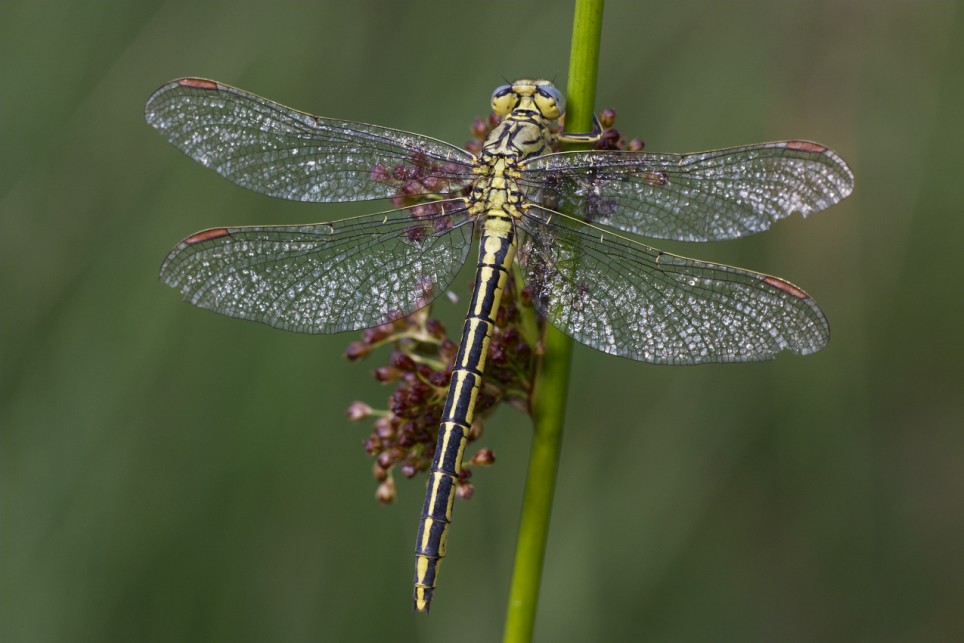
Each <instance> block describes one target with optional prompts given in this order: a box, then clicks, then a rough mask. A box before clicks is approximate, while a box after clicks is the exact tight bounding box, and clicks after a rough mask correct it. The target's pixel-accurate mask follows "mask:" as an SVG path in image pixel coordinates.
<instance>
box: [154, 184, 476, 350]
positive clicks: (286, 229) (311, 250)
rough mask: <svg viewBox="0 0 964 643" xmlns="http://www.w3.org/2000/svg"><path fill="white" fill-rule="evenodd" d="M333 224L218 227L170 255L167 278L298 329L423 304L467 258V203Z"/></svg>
mask: <svg viewBox="0 0 964 643" xmlns="http://www.w3.org/2000/svg"><path fill="white" fill-rule="evenodd" d="M453 203H457V204H458V207H457V208H456V209H446V210H445V211H443V206H442V205H440V204H437V203H436V204H429V205H419V206H415V207H412V208H405V209H402V210H392V211H390V212H384V213H380V214H372V215H366V216H363V217H355V218H352V219H345V220H343V221H336V222H334V223H328V224H315V225H304V226H275V227H245V228H213V229H211V230H205V231H203V232H198V233H197V234H194V235H192V236H190V237H188V238H187V239H185V240H184V241H182V242H181V243H179V244H178V245H177V246H175V248H174V249H173V250H172V251H171V252H170V254H168V256H167V258H166V259H165V260H164V264H163V265H162V266H161V274H160V277H161V280H162V281H163V282H164V283H166V284H168V285H169V286H172V287H174V288H176V289H178V290H180V291H181V294H182V295H183V297H184V299H185V300H187V301H189V302H190V303H192V304H194V305H195V306H199V307H201V308H207V309H209V310H213V311H215V312H218V313H221V314H222V315H228V316H231V317H240V318H241V319H250V320H253V321H258V322H261V323H264V324H268V325H269V326H274V327H275V328H282V329H284V330H290V331H296V332H301V333H337V332H340V331H346V330H356V329H359V328H368V327H371V326H376V325H378V324H381V323H385V322H388V321H392V320H395V319H399V318H401V317H404V316H406V315H408V314H410V313H412V312H414V311H415V310H418V309H419V308H422V307H424V306H426V305H427V304H428V303H429V302H431V301H432V300H433V299H434V298H435V297H436V296H437V295H438V294H439V293H440V292H442V291H444V290H445V288H446V287H447V286H448V285H449V284H450V283H451V282H452V279H453V278H454V277H455V275H456V274H457V273H458V271H459V268H460V267H461V266H462V264H463V263H464V262H465V258H466V254H467V252H468V248H469V246H470V245H471V242H472V230H473V226H472V224H471V223H469V221H468V219H467V218H466V217H465V212H464V206H463V203H462V201H461V200H460V201H458V202H448V204H447V206H449V207H451V206H452V204H453Z"/></svg>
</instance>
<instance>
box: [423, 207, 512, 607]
mask: <svg viewBox="0 0 964 643" xmlns="http://www.w3.org/2000/svg"><path fill="white" fill-rule="evenodd" d="M514 256H515V237H514V231H513V228H512V223H511V222H510V221H509V220H507V219H506V218H505V217H504V215H496V216H489V217H487V219H486V221H485V227H484V230H483V233H482V240H481V242H480V250H479V264H478V268H477V269H476V273H475V292H474V293H473V294H472V302H471V305H470V307H469V313H468V315H467V316H466V318H465V325H464V326H463V329H462V341H461V344H460V345H459V352H458V355H457V356H456V358H455V368H454V369H453V371H452V380H451V383H450V384H449V392H448V397H447V399H446V401H445V408H444V410H443V412H442V422H441V425H440V426H439V436H438V444H437V445H436V448H435V457H434V459H433V461H432V471H431V473H430V475H429V480H428V488H427V489H426V492H425V503H424V505H423V506H422V517H421V520H420V522H419V527H418V537H417V539H416V543H415V591H414V601H415V609H416V610H418V611H419V612H427V611H428V609H429V606H430V604H431V601H432V592H433V591H434V589H435V578H436V576H437V574H438V569H439V567H440V566H441V564H442V558H443V557H444V556H445V542H446V539H447V537H448V527H449V523H450V522H451V521H452V503H453V500H454V498H455V495H454V494H455V490H456V485H457V483H458V479H459V474H460V472H461V470H462V454H463V452H464V451H465V443H466V434H467V433H468V431H469V428H470V427H471V426H472V419H473V416H474V413H475V403H476V399H477V397H478V393H479V389H480V388H481V386H482V372H483V371H484V370H485V358H486V353H487V352H488V350H489V340H490V339H491V337H492V329H493V328H494V327H495V315H496V313H497V312H498V310H499V302H500V301H501V299H502V292H503V290H505V285H506V280H507V279H508V277H509V266H511V265H512V260H513V258H514Z"/></svg>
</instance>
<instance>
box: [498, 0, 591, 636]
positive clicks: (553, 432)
mask: <svg viewBox="0 0 964 643" xmlns="http://www.w3.org/2000/svg"><path fill="white" fill-rule="evenodd" d="M602 13H603V0H576V11H575V16H574V18H573V29H572V51H571V54H570V58H569V84H568V97H567V105H568V107H567V114H566V130H567V131H569V132H588V131H590V130H591V129H592V125H593V121H592V114H593V105H594V104H595V99H596V70H597V67H598V62H599V40H600V33H601V31H602ZM542 345H543V352H542V357H541V358H540V360H539V364H538V366H537V369H536V379H535V387H534V390H533V393H532V401H531V410H532V422H533V437H532V450H531V452H530V454H529V470H528V473H527V474H526V488H525V497H524V498H523V501H522V517H521V520H520V522H519V536H518V541H517V543H516V555H515V564H514V566H513V570H512V585H511V587H510V590H509V607H508V610H507V612H506V621H505V633H504V636H503V641H504V643H528V642H529V641H531V640H532V633H533V630H534V627H535V620H536V606H537V604H538V599H539V586H540V584H541V582H542V565H543V561H544V559H545V551H546V542H547V540H548V535H549V518H550V514H551V512H552V498H553V494H554V493H555V487H556V473H557V471H558V468H559V453H560V450H561V447H562V426H563V420H564V419H565V410H566V394H567V390H568V387H569V369H570V362H571V357H572V340H571V339H569V337H567V336H566V335H563V334H562V333H561V332H559V331H558V330H556V329H555V328H553V327H552V326H549V325H548V324H547V325H546V331H545V336H544V338H543V343H542Z"/></svg>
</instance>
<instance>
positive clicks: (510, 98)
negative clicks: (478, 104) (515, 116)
mask: <svg viewBox="0 0 964 643" xmlns="http://www.w3.org/2000/svg"><path fill="white" fill-rule="evenodd" d="M518 104H519V96H518V95H517V94H516V93H515V92H514V91H512V85H499V86H498V87H496V88H495V91H494V92H492V111H494V112H495V113H496V114H498V115H499V116H505V115H506V114H508V113H509V112H511V111H512V110H513V109H515V106H516V105H518Z"/></svg>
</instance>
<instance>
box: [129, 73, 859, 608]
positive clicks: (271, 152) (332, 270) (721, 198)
mask: <svg viewBox="0 0 964 643" xmlns="http://www.w3.org/2000/svg"><path fill="white" fill-rule="evenodd" d="M491 107H492V110H493V111H494V112H495V114H496V115H497V116H498V117H499V118H500V119H501V121H500V122H499V124H498V125H497V126H495V127H494V129H493V130H492V131H491V132H490V134H489V135H488V137H487V138H486V139H485V141H484V143H483V145H482V147H481V151H480V152H479V153H478V154H472V153H470V152H468V151H466V150H464V149H462V148H460V147H457V146H455V145H451V144H449V143H445V142H443V141H440V140H437V139H434V138H431V137H428V136H423V135H420V134H414V133H411V132H406V131H402V130H397V129H390V128H386V127H380V126H377V125H370V124H367V123H360V122H353V121H347V120H340V119H334V118H324V117H320V116H313V115H311V114H307V113H304V112H300V111H296V110H293V109H290V108H288V107H285V106H283V105H280V104H278V103H275V102H273V101H270V100H267V99H264V98H261V97H259V96H256V95H253V94H250V93H248V92H245V91H242V90H240V89H237V88H234V87H231V86H228V85H225V84H222V83H219V82H215V81H211V80H206V79H201V78H181V79H178V80H174V81H172V82H170V83H167V84H166V85H164V86H162V87H160V88H159V89H158V90H157V91H156V92H154V94H153V95H152V96H151V97H150V99H149V100H148V101H147V105H146V108H145V115H146V119H147V122H148V123H149V124H150V125H152V126H153V127H154V128H156V129H157V130H158V131H159V132H160V133H161V134H162V135H163V136H164V137H165V138H166V139H167V140H168V141H169V142H170V143H172V144H173V145H174V146H175V147H177V148H179V149H180V150H181V151H182V152H184V153H185V154H187V155H188V156H189V157H191V158H192V159H194V160H195V161H197V162H199V163H201V164H202V165H204V166H205V167H208V168H210V169H212V170H214V171H216V172H217V173H218V174H220V175H222V176H223V177H225V178H227V179H228V180H230V181H233V182H234V183H236V184H238V185H240V186H242V187H245V188H247V189H249V190H253V191H254V192H258V193H261V194H265V195H268V196H272V197H278V198H282V199H290V200H295V201H310V202H349V201H365V200H376V199H387V200H391V201H392V202H393V204H395V205H400V204H405V205H404V206H403V207H395V208H394V209H389V210H387V211H383V212H378V213H376V214H370V215H365V216H358V217H352V218H347V219H342V220H336V221H334V222H331V223H314V224H309V225H281V226H254V227H217V228H211V229H207V230H203V231H201V232H197V233H195V234H192V235H191V236H189V237H187V238H185V239H184V240H183V241H181V242H180V243H178V244H177V245H176V246H175V247H174V248H173V249H172V250H171V251H170V253H169V254H168V255H167V257H166V258H165V260H164V262H163V265H162V266H161V270H160V278H161V280H162V281H163V282H164V283H166V284H168V285H170V286H172V287H173V288H175V289H177V290H179V291H180V293H181V295H182V296H183V298H184V299H185V300H187V301H188V302H190V303H191V304H194V305H195V306H199V307H201V308H205V309H209V310H213V311H215V312H218V313H221V314H223V315H228V316H231V317H237V318H242V319H248V320H253V321H257V322H261V323H264V324H268V325H269V326H273V327H275V328H281V329H284V330H288V331H295V332H301V333H337V332H342V331H352V330H359V329H364V328H369V327H374V326H378V325H381V324H384V323H388V322H391V321H394V320H398V319H400V318H402V317H405V316H408V315H410V314H412V313H413V312H415V311H417V310H419V309H421V308H423V307H425V306H427V305H428V304H430V303H431V302H432V300H433V299H434V298H435V297H437V296H438V295H439V294H440V293H442V292H445V291H446V289H447V288H448V287H449V285H450V284H451V283H452V281H453V280H454V279H455V277H456V275H457V274H458V272H459V270H460V269H461V267H462V265H463V264H464V263H465V262H466V260H467V257H468V254H469V251H470V247H471V246H472V245H473V244H474V243H475V240H476V239H477V240H478V244H479V246H478V247H479V251H478V262H477V266H476V271H475V284H476V286H475V289H474V291H473V294H472V297H471V301H470V304H469V310H468V313H467V316H466V318H465V322H464V326H463V329H462V336H461V342H460V344H459V349H458V353H457V355H456V357H455V362H454V365H453V367H452V375H451V381H450V385H449V391H448V395H447V399H446V403H445V406H444V411H443V415H442V419H441V423H440V428H439V435H438V444H437V447H436V450H435V454H434V458H433V462H432V466H431V470H430V472H429V480H428V484H427V488H426V495H425V502H424V504H423V507H422V512H421V517H420V520H419V527H418V534H417V539H416V548H415V558H416V563H415V567H416V569H415V580H414V592H413V602H414V608H415V610H417V611H421V612H427V611H428V610H429V607H430V605H431V601H432V597H433V594H434V591H435V586H436V578H437V575H438V571H439V566H440V565H441V562H442V559H443V557H444V555H445V550H446V543H447V537H448V529H449V525H450V523H451V520H452V507H453V500H454V495H455V494H454V490H455V488H456V483H457V481H458V479H459V473H460V471H461V466H462V455H463V451H464V449H465V446H466V440H467V433H468V431H469V428H470V427H471V425H472V421H473V413H474V410H475V400H476V396H477V394H478V392H479V389H480V387H481V385H482V378H483V373H484V370H485V363H486V354H487V348H488V343H489V339H490V337H491V334H492V330H493V326H494V320H495V316H496V313H497V312H498V309H499V304H500V299H501V296H502V293H503V290H504V289H505V286H506V282H507V279H509V278H510V270H519V271H521V274H522V276H523V278H524V280H525V283H526V285H527V287H528V288H529V289H530V290H531V292H532V300H533V304H534V306H535V308H536V310H537V311H538V313H539V314H540V315H542V317H544V318H545V320H546V321H547V322H548V323H549V324H551V325H553V326H555V327H556V328H557V329H559V330H560V331H562V332H563V333H565V334H567V335H569V336H570V337H572V338H573V339H574V340H576V341H578V342H580V343H582V344H585V345H587V346H590V347H592V348H595V349H597V350H600V351H603V352H605V353H609V354H612V355H618V356H622V357H626V358H629V359H633V360H638V361H642V362H649V363H653V364H701V363H709V362H749V361H756V360H764V359H771V358H773V357H774V356H775V355H776V354H777V353H779V352H781V351H784V350H786V351H790V352H793V353H798V354H804V355H806V354H810V353H814V352H816V351H818V350H820V349H821V348H823V347H824V346H825V345H826V343H827V341H828V339H829V325H828V322H827V319H826V317H825V315H824V314H823V312H822V311H821V310H820V308H819V307H818V306H817V304H816V303H815V302H814V301H813V299H812V298H811V297H810V296H809V295H808V294H807V293H806V292H804V291H803V290H801V289H800V288H798V287H797V286H794V285H793V284H791V283H789V282H787V281H785V280H783V279H780V278H778V277H774V276H770V275H765V274H761V273H757V272H752V271H749V270H744V269H741V268H735V267H731V266H727V265H723V264H718V263H710V262H706V261H700V260H696V259H688V258H686V257H682V256H678V255H675V254H671V253H668V252H663V251H661V250H658V249H656V248H653V247H650V246H648V245H644V244H643V243H641V242H640V241H638V240H637V239H636V237H638V236H645V237H652V238H658V239H672V240H680V241H693V242H700V241H716V240H722V239H735V238H738V237H743V236H745V235H749V234H752V233H756V232H761V231H764V230H766V229H768V228H769V227H770V225H771V224H772V223H774V222H775V221H777V220H779V219H783V218H785V217H787V216H789V215H791V214H793V213H800V214H801V215H802V216H804V217H806V216H808V215H810V214H813V213H815V212H818V211H820V210H823V209H825V208H828V207H829V206H831V205H833V204H835V203H838V202H839V201H841V200H842V199H844V198H845V197H847V195H849V194H850V193H851V191H852V190H853V185H854V176H853V173H852V172H851V170H850V168H848V166H847V164H846V163H845V162H844V161H843V159H841V158H840V156H838V155H837V154H836V153H835V152H833V151H832V150H831V149H829V148H827V147H825V146H823V145H821V144H819V143H814V142H811V141H805V140H786V141H779V142H772V143H762V144H757V145H748V146H744V147H732V148H728V149H720V150H715V151H709V152H700V153H694V154H662V153H650V152H642V151H599V150H595V151H594V150H588V151H568V152H557V151H553V146H555V145H556V144H560V143H591V142H593V141H596V140H598V138H599V135H600V131H599V130H600V128H599V125H598V121H597V124H596V126H595V127H594V129H593V131H592V132H589V133H567V132H564V131H557V130H558V128H557V127H553V126H555V125H557V124H558V122H559V119H560V118H561V117H562V116H563V113H564V112H565V101H564V98H563V95H562V93H561V92H560V91H559V89H557V88H556V87H555V86H554V85H553V84H552V83H551V82H549V81H546V80H518V81H515V82H513V83H510V84H506V85H502V86H500V87H498V88H496V90H495V91H494V92H493V94H492V97H491ZM408 197H417V202H415V203H412V202H411V201H406V200H405V199H406V198H408ZM514 266H516V267H514Z"/></svg>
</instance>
